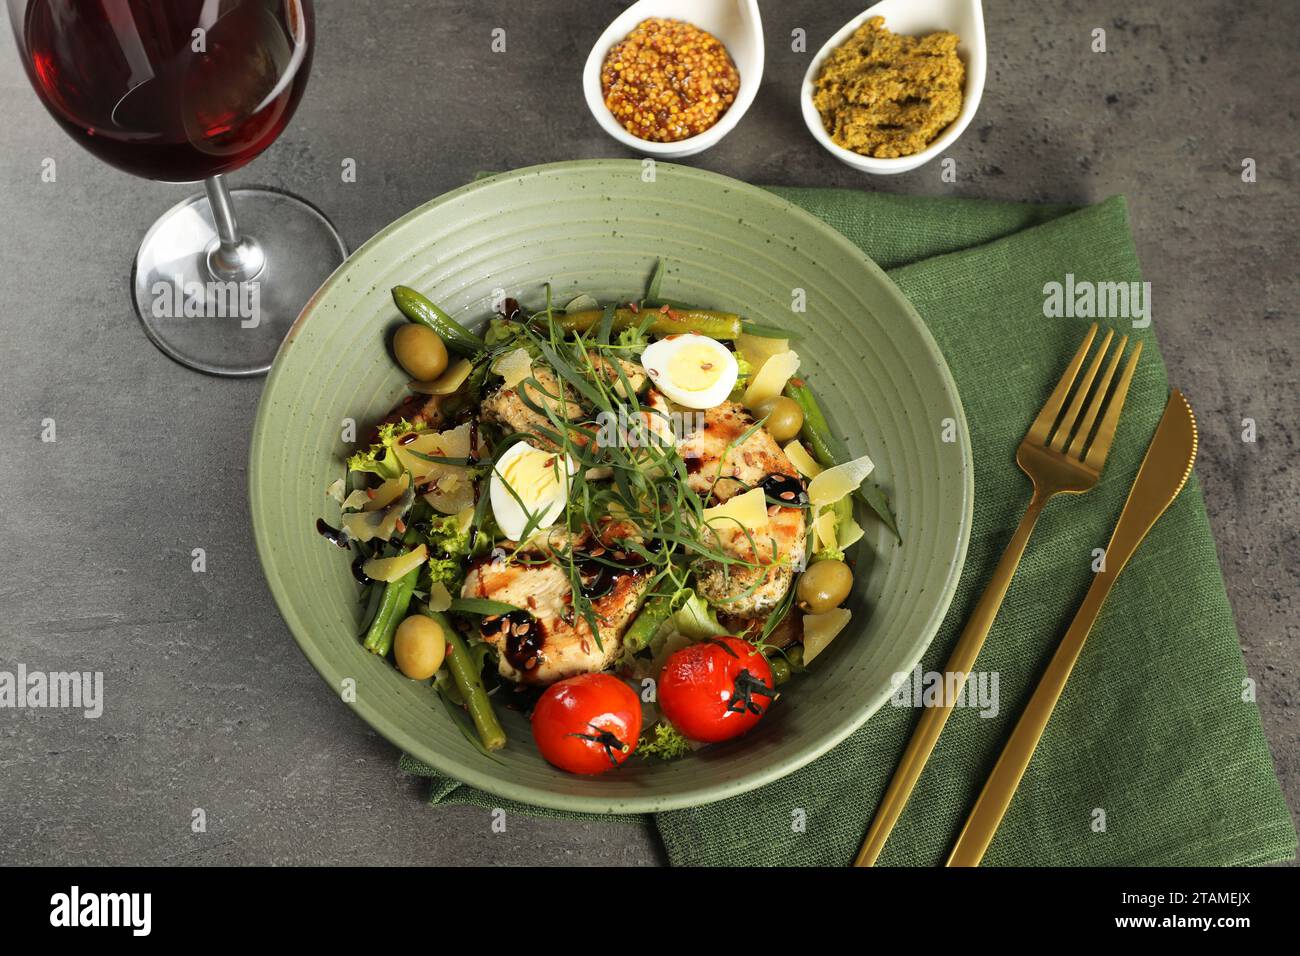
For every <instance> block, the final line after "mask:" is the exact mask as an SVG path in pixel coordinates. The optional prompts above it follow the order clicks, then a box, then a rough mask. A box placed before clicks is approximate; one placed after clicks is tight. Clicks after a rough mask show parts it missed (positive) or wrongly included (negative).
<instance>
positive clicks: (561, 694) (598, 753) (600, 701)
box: [533, 674, 641, 774]
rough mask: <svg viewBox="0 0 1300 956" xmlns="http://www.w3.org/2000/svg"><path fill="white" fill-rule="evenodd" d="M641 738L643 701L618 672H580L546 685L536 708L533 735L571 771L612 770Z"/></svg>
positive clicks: (540, 747)
mask: <svg viewBox="0 0 1300 956" xmlns="http://www.w3.org/2000/svg"><path fill="white" fill-rule="evenodd" d="M640 736H641V699H640V698H639V697H637V695H636V691H634V690H632V688H631V687H628V686H627V684H625V683H623V682H622V681H621V680H619V679H618V678H617V677H615V676H614V675H613V674H579V675H578V676H577V677H570V678H568V679H567V680H562V681H558V682H557V683H554V684H552V685H551V686H550V687H548V688H547V689H546V693H544V694H542V696H541V698H540V699H539V700H538V701H537V706H536V707H534V708H533V739H534V740H535V741H537V749H538V750H539V751H541V754H542V756H543V757H545V758H546V759H547V760H549V761H550V762H551V763H553V764H555V766H557V767H559V768H560V769H561V770H567V771H569V773H585V774H596V773H604V772H605V771H606V770H612V769H613V768H614V767H617V766H618V765H619V764H621V763H622V762H623V761H624V760H626V759H627V758H628V757H630V756H631V755H632V751H634V750H636V745H637V739H638V738H639V737H640Z"/></svg>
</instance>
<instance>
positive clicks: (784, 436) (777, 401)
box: [754, 395, 803, 441]
mask: <svg viewBox="0 0 1300 956" xmlns="http://www.w3.org/2000/svg"><path fill="white" fill-rule="evenodd" d="M754 414H755V415H757V416H758V417H759V418H766V419H767V421H766V422H764V423H763V424H764V425H765V426H766V427H767V430H768V431H769V432H771V434H772V437H773V438H775V439H776V440H777V441H789V440H790V439H791V438H794V437H795V436H796V435H798V434H799V429H801V428H803V409H802V408H800V407H799V403H798V402H796V401H795V400H794V399H793V398H786V397H785V396H784V395H778V396H776V397H775V398H767V399H764V400H763V401H761V402H759V403H758V404H757V405H755V406H754Z"/></svg>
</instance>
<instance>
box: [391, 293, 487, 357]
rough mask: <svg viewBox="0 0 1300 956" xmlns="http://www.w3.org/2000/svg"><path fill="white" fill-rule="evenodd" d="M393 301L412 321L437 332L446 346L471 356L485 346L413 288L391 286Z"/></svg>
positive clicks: (480, 340)
mask: <svg viewBox="0 0 1300 956" xmlns="http://www.w3.org/2000/svg"><path fill="white" fill-rule="evenodd" d="M393 301H394V302H396V303H397V307H398V308H399V309H401V310H402V314H403V315H404V316H406V317H407V318H408V319H410V320H411V321H412V322H417V323H419V324H420V325H424V326H427V327H428V328H430V329H433V331H435V332H437V333H438V336H439V337H440V338H441V339H442V340H443V342H445V343H446V344H447V348H449V349H452V350H453V351H456V352H459V353H460V354H461V355H465V356H468V357H471V358H472V357H473V356H475V355H477V354H478V353H479V352H482V351H483V350H484V349H486V348H487V344H486V343H485V342H484V341H483V340H482V339H481V338H479V337H478V336H477V335H475V334H474V333H473V332H471V331H470V330H469V329H467V328H465V326H463V325H461V324H460V323H459V322H457V321H456V320H455V319H453V318H452V317H451V316H450V315H448V314H447V313H446V312H444V311H442V309H440V308H438V307H437V306H436V305H434V304H433V303H432V302H430V301H429V300H428V299H427V298H425V297H424V296H422V295H421V294H420V293H418V292H416V291H415V290H414V289H411V288H408V287H407V286H404V285H398V286H393Z"/></svg>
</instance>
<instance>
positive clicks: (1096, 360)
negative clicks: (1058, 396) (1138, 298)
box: [1051, 329, 1115, 451]
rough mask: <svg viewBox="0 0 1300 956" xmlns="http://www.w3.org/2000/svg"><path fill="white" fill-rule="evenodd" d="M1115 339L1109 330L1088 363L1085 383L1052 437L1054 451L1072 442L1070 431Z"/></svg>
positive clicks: (1076, 391)
mask: <svg viewBox="0 0 1300 956" xmlns="http://www.w3.org/2000/svg"><path fill="white" fill-rule="evenodd" d="M1114 337H1115V330H1114V329H1107V330H1106V337H1105V338H1104V339H1102V340H1101V348H1099V349H1097V354H1096V355H1094V356H1093V357H1092V361H1091V362H1089V363H1088V371H1086V372H1084V373H1083V381H1081V382H1080V383H1079V387H1078V388H1076V389H1075V390H1074V397H1073V398H1072V399H1070V407H1069V408H1067V409H1066V410H1065V416H1064V417H1063V418H1062V419H1061V424H1060V427H1058V428H1057V429H1056V434H1055V435H1053V436H1052V445H1051V447H1052V450H1053V451H1061V450H1062V449H1064V448H1065V443H1066V442H1067V441H1069V440H1070V431H1071V430H1072V429H1073V428H1074V423H1075V420H1076V419H1078V417H1079V409H1081V408H1083V401H1084V399H1086V398H1087V397H1088V389H1090V388H1092V380H1093V379H1094V378H1096V377H1097V369H1099V368H1101V361H1102V359H1104V358H1105V357H1106V350H1107V349H1108V348H1110V341H1111V339H1113V338H1114Z"/></svg>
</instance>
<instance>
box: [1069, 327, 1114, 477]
mask: <svg viewBox="0 0 1300 956" xmlns="http://www.w3.org/2000/svg"><path fill="white" fill-rule="evenodd" d="M1127 346H1128V336H1127V335H1126V336H1124V337H1123V338H1122V339H1120V340H1119V347H1118V348H1117V349H1115V351H1114V353H1112V354H1111V357H1110V364H1108V365H1107V366H1106V374H1105V375H1103V376H1102V377H1101V381H1100V382H1099V383H1098V385H1097V391H1096V392H1094V393H1093V396H1092V401H1091V402H1089V403H1088V410H1087V411H1086V412H1084V413H1083V421H1082V422H1080V423H1079V430H1078V431H1077V432H1075V433H1074V441H1072V442H1070V450H1069V452H1067V454H1068V455H1069V456H1070V457H1071V458H1079V459H1082V458H1083V446H1084V445H1086V444H1087V442H1088V435H1089V434H1090V433H1091V432H1092V425H1093V423H1094V422H1095V421H1096V420H1097V413H1098V412H1100V411H1101V406H1102V403H1104V402H1105V401H1106V393H1107V392H1108V391H1110V383H1111V380H1112V379H1113V378H1114V377H1115V369H1117V368H1119V360H1120V359H1122V358H1123V357H1124V349H1125V348H1126V347H1127Z"/></svg>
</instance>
